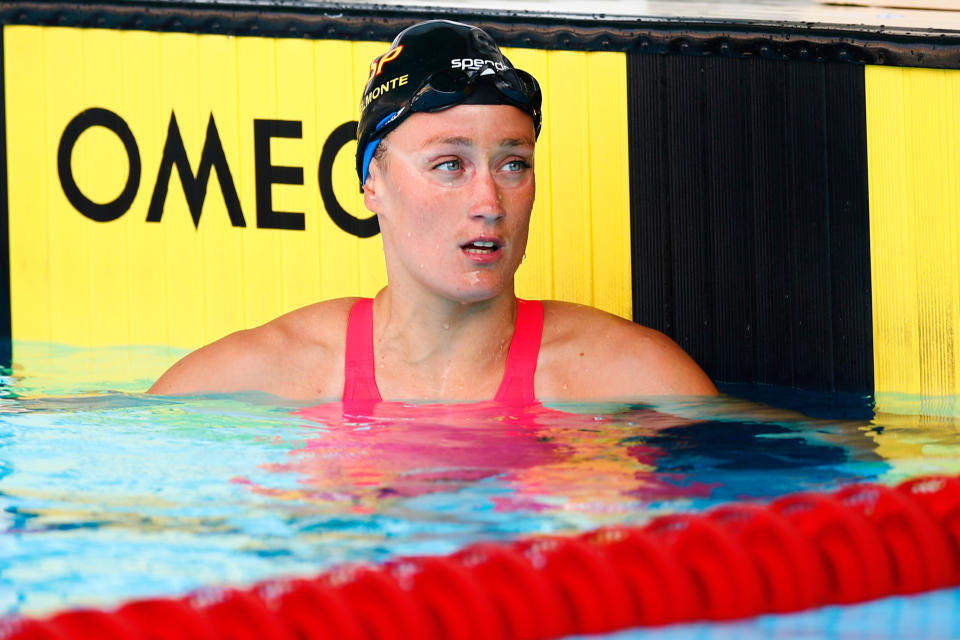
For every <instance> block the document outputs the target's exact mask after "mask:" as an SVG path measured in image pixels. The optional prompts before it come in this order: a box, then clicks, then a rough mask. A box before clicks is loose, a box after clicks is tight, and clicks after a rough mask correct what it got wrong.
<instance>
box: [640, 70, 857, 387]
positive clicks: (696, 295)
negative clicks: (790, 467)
mask: <svg viewBox="0 0 960 640" xmlns="http://www.w3.org/2000/svg"><path fill="white" fill-rule="evenodd" d="M628 100H629V112H630V117H629V120H630V123H629V124H630V163H631V172H630V173H631V184H630V190H631V216H632V225H633V238H632V248H633V263H634V264H633V266H634V273H633V279H634V317H635V319H636V320H637V321H638V322H640V323H642V324H646V325H649V326H652V327H654V328H656V329H659V330H661V331H663V332H665V333H667V334H668V335H670V336H671V337H673V338H674V339H675V340H677V342H679V343H680V345H681V346H682V347H683V348H684V349H686V350H687V352H688V353H690V354H691V355H692V356H693V357H694V358H695V359H696V360H697V361H698V362H700V363H701V364H702V365H703V366H704V368H705V369H706V370H707V373H709V374H710V375H711V376H712V377H713V378H714V379H716V380H720V381H726V382H759V383H770V384H778V385H787V386H795V387H801V388H808V389H824V390H849V391H872V389H873V364H872V363H873V356H872V353H873V345H872V328H871V301H870V260H869V256H870V253H869V242H870V236H869V221H868V205H867V164H866V115H865V106H864V86H863V68H862V67H858V66H854V65H841V64H831V63H827V64H820V63H796V62H783V61H772V60H761V59H754V60H749V61H744V60H733V59H726V58H720V57H710V58H696V57H689V56H671V55H666V56H663V55H643V54H629V55H628Z"/></svg>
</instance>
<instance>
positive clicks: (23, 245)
mask: <svg viewBox="0 0 960 640" xmlns="http://www.w3.org/2000/svg"><path fill="white" fill-rule="evenodd" d="M4 36H5V46H6V49H7V51H8V52H11V51H29V52H34V54H35V55H32V56H29V57H26V56H20V57H15V56H13V55H10V54H9V53H8V54H7V55H5V56H4V77H5V79H6V82H7V84H8V86H16V87H19V88H20V90H21V92H22V93H23V94H25V95H28V96H42V95H43V94H44V86H45V81H46V79H45V77H44V74H43V72H42V70H43V67H44V60H45V58H44V53H45V47H44V39H45V36H44V33H43V31H40V30H37V29H32V30H22V29H21V30H10V29H7V30H6V31H5V33H4ZM6 108H7V117H8V119H11V120H14V119H15V120H16V121H18V122H19V123H20V126H18V127H9V126H8V127H7V129H6V134H7V158H8V160H7V162H8V165H9V168H8V171H9V172H10V177H11V178H15V177H16V171H17V167H15V166H14V164H16V165H19V166H23V167H30V168H31V171H32V173H33V179H32V180H24V179H19V180H18V179H12V180H7V198H8V207H9V209H10V212H11V213H13V212H16V214H17V215H11V216H10V222H9V224H10V238H11V242H10V271H11V273H12V274H16V276H15V277H11V282H10V296H11V299H12V300H16V305H17V313H16V314H14V316H13V318H12V321H13V327H12V333H13V335H15V336H19V335H32V336H34V339H35V340H45V341H49V340H52V339H53V338H52V336H53V332H52V319H53V317H52V309H51V296H52V291H51V287H50V282H51V273H50V270H51V264H50V235H51V230H50V206H49V201H50V199H51V196H54V197H55V196H56V195H57V194H55V193H52V192H53V191H54V189H58V187H57V186H56V185H57V182H56V180H55V179H54V178H53V176H52V175H50V172H51V171H56V158H53V157H50V154H49V153H48V149H50V148H51V146H50V145H51V143H50V141H49V140H48V139H47V138H48V136H47V129H46V126H45V125H44V123H45V122H46V109H47V105H46V103H45V101H43V100H39V101H36V102H34V103H32V104H27V103H23V102H19V101H17V100H15V99H14V97H13V96H8V97H7V105H6ZM11 150H14V151H16V153H17V156H16V158H17V161H16V163H13V162H12V160H13V155H12V154H11Z"/></svg>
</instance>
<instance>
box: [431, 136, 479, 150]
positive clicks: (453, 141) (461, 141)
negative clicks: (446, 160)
mask: <svg viewBox="0 0 960 640" xmlns="http://www.w3.org/2000/svg"><path fill="white" fill-rule="evenodd" d="M435 144H449V145H453V146H457V147H472V146H473V140H471V139H470V138H466V137H463V136H450V137H444V136H436V137H433V138H430V139H428V140H427V141H426V142H424V143H423V146H424V147H429V146H432V145H435Z"/></svg>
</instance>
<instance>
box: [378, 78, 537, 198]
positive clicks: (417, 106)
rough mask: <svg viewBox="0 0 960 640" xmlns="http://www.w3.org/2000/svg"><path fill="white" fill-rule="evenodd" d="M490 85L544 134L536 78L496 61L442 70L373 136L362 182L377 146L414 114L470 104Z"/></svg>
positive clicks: (385, 121)
mask: <svg viewBox="0 0 960 640" xmlns="http://www.w3.org/2000/svg"><path fill="white" fill-rule="evenodd" d="M481 81H483V82H485V83H486V82H489V83H490V85H488V86H492V87H493V88H494V89H495V90H496V92H497V93H499V94H500V96H501V97H502V98H503V99H504V100H503V103H504V104H509V105H512V106H515V107H517V108H518V109H521V110H523V111H525V112H526V113H528V114H530V116H531V117H532V118H533V126H534V130H535V135H539V134H540V124H541V120H542V118H541V112H540V109H541V104H542V100H543V96H542V94H541V92H540V85H539V83H537V80H536V78H534V77H533V76H532V75H530V74H529V73H527V72H526V71H523V70H522V69H513V68H509V69H500V70H496V69H495V68H494V65H493V63H492V62H487V63H486V64H484V65H481V66H479V67H477V68H476V69H470V70H464V69H442V70H440V71H437V72H435V73H433V74H431V75H430V76H428V77H427V79H426V80H424V81H423V83H422V84H421V85H420V86H419V87H418V88H417V90H416V91H415V92H414V93H413V95H412V96H410V98H409V99H408V100H407V101H406V102H405V103H404V104H403V105H402V106H401V107H400V108H399V109H398V110H396V111H394V112H393V113H390V114H389V115H387V116H386V117H385V118H383V119H382V120H381V121H380V122H379V123H377V126H376V127H375V128H374V130H373V131H372V132H371V133H370V137H369V139H368V142H367V146H366V148H365V149H364V153H363V159H362V168H361V180H363V181H366V177H367V171H368V168H369V166H370V160H371V159H372V158H373V154H374V151H375V150H376V148H377V145H378V144H379V143H380V141H381V140H382V139H383V138H384V136H386V135H387V134H388V133H390V132H391V131H393V130H394V129H396V128H397V127H398V126H400V123H402V122H403V121H404V119H406V117H407V116H409V115H410V114H411V113H418V112H425V111H426V112H429V111H440V110H442V109H447V108H449V107H452V106H454V105H457V104H460V103H462V102H465V101H467V100H468V99H469V98H470V96H471V95H473V93H474V92H475V91H476V89H477V86H478V85H479V83H480V82H481Z"/></svg>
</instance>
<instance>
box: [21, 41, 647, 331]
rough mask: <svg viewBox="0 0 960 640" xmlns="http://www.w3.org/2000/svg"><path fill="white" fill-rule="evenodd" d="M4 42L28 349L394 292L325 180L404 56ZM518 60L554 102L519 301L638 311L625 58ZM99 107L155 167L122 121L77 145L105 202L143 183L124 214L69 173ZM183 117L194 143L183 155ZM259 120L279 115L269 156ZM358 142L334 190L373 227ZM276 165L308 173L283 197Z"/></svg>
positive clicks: (77, 164) (356, 48)
mask: <svg viewBox="0 0 960 640" xmlns="http://www.w3.org/2000/svg"><path fill="white" fill-rule="evenodd" d="M4 41H5V61H6V81H7V86H6V97H7V105H6V107H7V110H6V114H7V132H8V149H7V153H8V160H9V161H8V167H9V169H8V170H9V175H8V183H9V185H10V187H9V205H10V230H11V259H12V269H11V309H12V314H13V327H14V328H13V338H14V339H15V340H18V341H20V340H37V341H54V342H63V343H68V344H76V345H107V344H159V345H168V346H174V347H196V346H198V345H200V344H203V343H205V342H209V341H211V340H214V339H216V338H218V337H220V336H222V335H225V334H226V333H229V332H231V331H234V330H237V329H240V328H243V327H249V326H254V325H256V324H259V323H262V322H265V321H267V320H270V319H272V318H274V317H276V316H277V315H280V314H281V313H284V312H286V311H289V310H291V309H293V308H296V307H299V306H302V305H305V304H309V303H310V302H313V301H316V300H321V299H327V298H331V297H338V296H345V295H358V294H359V295H373V294H375V293H376V291H377V290H378V289H379V288H380V287H382V286H383V284H384V283H385V280H386V274H385V268H384V264H383V258H382V250H381V242H380V239H379V237H376V236H374V237H372V238H358V237H355V236H353V235H351V234H349V233H347V232H345V231H343V230H342V229H340V228H339V227H338V226H337V225H336V224H335V223H334V222H333V220H332V219H331V217H330V215H329V212H328V211H327V207H326V205H325V204H324V202H323V199H322V198H321V194H320V191H319V186H318V172H319V168H320V158H321V154H322V151H323V149H324V146H325V144H327V143H328V142H329V140H330V136H331V134H332V133H333V132H334V131H335V130H338V129H339V128H340V127H343V126H348V127H349V123H350V122H351V121H354V120H355V119H356V118H357V115H358V107H357V102H358V96H359V95H360V93H361V90H362V87H363V85H364V84H365V82H366V77H367V72H368V65H369V61H370V60H371V59H372V58H373V57H375V56H376V55H377V54H379V53H382V52H383V51H384V49H385V48H386V46H387V45H386V44H385V43H376V42H360V43H350V42H344V41H323V40H303V39H268V38H253V37H232V36H223V35H196V34H185V33H156V32H137V31H122V30H98V29H77V28H57V27H33V26H8V27H5V28H4ZM508 55H509V56H511V57H512V58H513V59H514V61H515V63H516V64H517V65H518V66H520V67H523V68H526V69H528V70H530V71H531V72H532V73H534V74H535V75H536V76H538V77H539V78H540V79H541V80H542V81H543V84H544V87H545V89H546V93H545V121H544V126H543V135H542V136H541V138H540V143H539V145H538V149H537V180H538V198H537V202H536V205H535V211H534V217H533V224H532V228H531V238H530V244H529V248H528V251H527V254H528V257H527V259H526V261H525V263H524V264H523V265H522V267H521V270H520V272H519V274H518V291H519V293H520V294H521V295H523V296H526V297H531V298H551V297H558V298H561V299H566V300H572V301H576V302H583V303H587V304H596V305H598V306H600V307H602V308H605V309H608V310H610V311H613V312H615V313H619V314H621V315H627V316H628V315H629V314H630V308H631V301H630V286H629V285H630V282H629V278H630V256H629V237H628V232H627V229H628V225H629V210H628V209H629V205H628V199H627V180H626V170H627V164H628V163H627V132H626V126H627V124H626V96H625V94H626V87H625V82H626V76H625V68H624V66H625V61H624V56H623V55H622V54H613V53H582V52H546V51H539V50H511V51H509V52H508ZM91 109H100V110H106V112H108V113H111V114H113V116H114V117H115V118H118V119H119V121H120V122H122V124H123V127H126V129H128V130H129V135H130V136H132V140H133V141H134V142H133V144H134V145H135V151H134V155H135V157H136V158H137V159H139V165H140V174H139V181H138V182H137V181H136V180H134V178H135V177H136V176H131V173H130V167H131V160H130V159H129V158H128V156H127V151H126V150H125V147H124V143H123V140H122V139H121V137H120V134H118V133H117V132H115V131H112V130H110V129H108V128H106V127H105V126H93V125H87V126H86V128H84V129H82V133H80V134H79V137H78V138H77V139H76V142H75V144H74V145H73V148H72V154H71V162H70V166H71V175H72V176H73V178H74V180H75V182H76V185H77V189H78V190H79V192H80V193H81V194H82V196H83V197H85V198H89V200H90V201H92V203H93V204H92V205H91V206H93V207H98V206H102V205H105V204H107V203H110V202H113V201H114V200H116V199H117V198H118V196H120V194H121V193H123V192H124V189H125V187H127V184H128V182H131V184H132V186H135V187H136V189H135V191H134V192H133V193H134V195H133V199H132V203H128V204H129V206H128V207H126V208H124V209H123V210H112V211H114V213H115V215H113V214H111V215H112V217H110V218H109V219H99V220H98V219H94V218H96V216H95V215H93V214H91V213H90V211H81V209H83V208H84V207H86V205H82V206H81V205H76V203H75V202H72V201H71V200H70V199H69V198H68V196H67V193H66V191H65V189H64V187H63V186H62V184H61V179H60V175H59V173H58V168H57V149H58V146H59V144H60V142H61V140H62V138H63V136H64V132H65V131H66V130H67V127H68V125H69V124H70V123H71V122H73V121H74V120H75V119H76V118H77V117H78V116H80V115H81V114H83V113H85V112H87V111H88V110H91ZM172 117H175V121H176V131H177V132H178V133H179V136H180V140H181V142H182V146H180V145H178V144H173V142H171V140H173V139H174V138H171V134H170V131H169V127H170V123H171V118H172ZM211 118H213V121H214V123H215V128H216V135H214V134H213V132H212V130H208V126H209V123H210V121H211ZM258 120H260V121H274V125H273V126H274V129H273V130H272V131H273V133H272V134H271V135H272V137H271V138H269V139H265V140H266V143H263V141H261V142H262V144H261V145H260V148H259V149H258V148H257V144H256V135H255V122H256V121H258ZM291 126H292V127H293V129H291V128H290V127H291ZM215 142H216V143H217V144H214V143H215ZM205 148H206V149H207V152H208V154H209V156H208V157H207V161H208V162H209V161H211V159H213V158H214V157H215V156H217V154H216V153H214V150H215V149H216V148H219V149H221V150H222V157H221V158H220V159H219V160H218V161H217V162H216V163H215V165H214V166H212V167H209V169H210V175H209V177H208V178H207V182H206V192H205V195H204V197H203V199H202V206H199V209H198V210H197V211H194V212H193V213H194V215H199V219H198V221H197V222H196V223H195V221H194V217H193V215H191V208H190V205H189V202H188V195H187V192H188V191H190V189H187V188H186V187H190V185H191V184H192V183H194V182H195V181H196V179H197V176H198V171H199V169H200V167H201V161H202V158H203V157H204V155H203V152H204V149H205ZM331 148H332V147H331ZM355 149H356V144H355V142H353V141H347V142H346V144H343V145H342V147H341V148H339V151H338V152H337V153H336V154H335V160H334V161H333V163H332V169H330V171H331V173H332V183H333V191H334V195H335V197H336V199H337V201H338V202H339V204H340V205H342V207H343V208H344V209H345V210H346V211H347V212H348V213H349V214H350V215H353V216H355V217H358V218H366V217H369V216H370V214H369V212H367V211H366V210H365V209H364V207H363V199H362V194H361V193H360V191H359V185H358V184H357V179H356V175H355V172H354V163H353V155H354V151H355ZM171 151H177V152H178V153H177V154H175V155H177V157H178V158H179V160H178V162H181V163H185V165H188V166H183V167H179V166H178V165H177V164H173V165H171V162H172V160H171V157H172V156H169V155H168V157H167V158H166V164H165V163H164V158H165V155H164V154H165V152H166V153H168V154H169V153H170V152H171ZM220 162H223V163H225V164H226V168H227V171H221V169H220V168H217V166H218V165H219V163H220ZM258 163H259V166H260V173H261V175H260V176H259V178H258V169H257V167H258ZM164 166H166V168H167V169H168V172H167V173H168V174H169V175H168V176H165V175H164V174H163V172H162V171H161V168H162V167H164ZM270 166H272V167H274V169H273V171H274V172H280V174H281V175H282V174H283V173H284V172H287V174H288V178H290V179H289V180H286V181H285V180H284V179H275V180H274V183H273V184H271V183H270V180H271V178H270V176H269V175H268V174H269V173H270V171H269V167H270ZM181 168H182V169H183V170H185V171H186V172H187V174H188V175H187V176H186V178H185V180H181V177H180V169H181ZM324 170H326V169H324ZM297 171H299V172H300V173H299V174H298V173H296V172H297ZM290 172H293V173H290ZM300 175H302V179H301V178H300V177H298V176H300ZM201 177H202V176H201ZM258 179H259V181H260V184H259V186H258ZM290 182H292V183H290ZM133 183H135V184H133ZM185 183H186V184H185ZM231 190H234V191H235V193H236V196H237V202H238V205H237V206H236V207H233V208H231V207H232V205H231V204H230V202H228V200H229V198H228V195H225V194H229V193H230V192H231ZM164 191H165V197H164V198H163V200H162V207H159V208H156V209H152V208H151V202H152V199H153V196H154V195H155V194H156V195H157V196H158V198H159V197H160V194H161V193H163V192H164ZM258 193H259V194H260V199H261V202H260V204H259V205H258ZM264 194H269V205H264V203H263V200H264ZM158 201H159V200H158ZM198 202H199V201H198ZM258 207H259V208H263V209H264V210H266V208H270V209H272V210H273V211H275V212H287V213H289V214H293V215H294V217H293V218H289V219H287V221H288V222H289V220H297V221H299V222H295V223H291V224H293V225H294V226H297V224H299V226H300V227H302V229H299V228H298V229H291V228H266V227H269V226H272V224H265V223H264V220H258ZM96 211H99V212H100V214H98V215H105V214H103V211H105V210H103V209H96ZM231 213H232V214H233V219H231ZM151 216H152V217H151ZM148 218H150V219H149V220H148ZM238 218H242V221H243V223H244V224H243V225H242V226H240V225H238V224H235V223H236V222H237V219H238ZM285 224H286V223H285ZM281 226H283V225H281Z"/></svg>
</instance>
